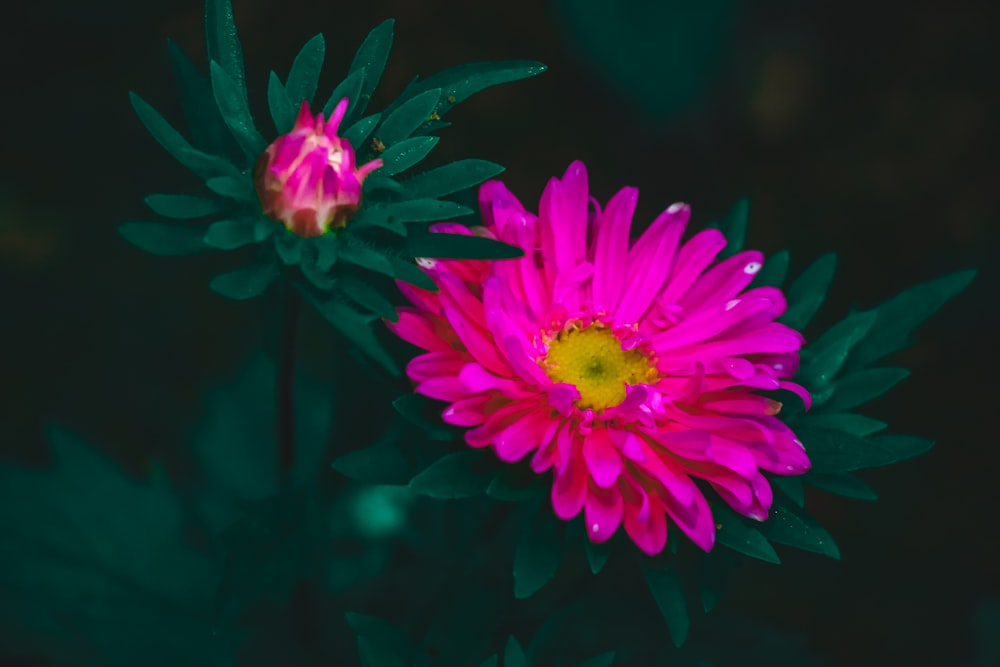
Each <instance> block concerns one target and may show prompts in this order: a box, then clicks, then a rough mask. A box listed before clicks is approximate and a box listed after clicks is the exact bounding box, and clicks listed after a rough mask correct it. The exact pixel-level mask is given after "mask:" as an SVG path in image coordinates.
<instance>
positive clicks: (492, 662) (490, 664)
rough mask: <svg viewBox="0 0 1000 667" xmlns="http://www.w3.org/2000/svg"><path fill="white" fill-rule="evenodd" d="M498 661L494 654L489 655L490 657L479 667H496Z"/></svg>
mask: <svg viewBox="0 0 1000 667" xmlns="http://www.w3.org/2000/svg"><path fill="white" fill-rule="evenodd" d="M499 661H500V658H499V657H498V656H497V654H496V653H494V654H493V655H491V656H490V657H488V658H486V659H485V660H483V661H482V662H481V663H479V667H497V665H498V664H499Z"/></svg>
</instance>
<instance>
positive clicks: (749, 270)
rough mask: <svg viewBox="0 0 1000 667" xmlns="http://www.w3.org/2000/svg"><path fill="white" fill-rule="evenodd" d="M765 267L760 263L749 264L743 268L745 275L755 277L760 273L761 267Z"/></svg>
mask: <svg viewBox="0 0 1000 667" xmlns="http://www.w3.org/2000/svg"><path fill="white" fill-rule="evenodd" d="M761 266H763V264H761V263H760V262H749V263H748V264H747V265H746V266H745V267H743V273H746V274H747V275H751V276H752V275H753V274H755V273H757V272H758V271H760V267H761Z"/></svg>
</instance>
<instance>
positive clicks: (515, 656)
mask: <svg viewBox="0 0 1000 667" xmlns="http://www.w3.org/2000/svg"><path fill="white" fill-rule="evenodd" d="M503 667H528V658H527V656H525V655H524V650H523V649H522V648H521V645H520V644H519V643H518V642H517V640H516V639H515V638H514V635H511V636H510V637H508V638H507V645H506V646H505V647H504V651H503Z"/></svg>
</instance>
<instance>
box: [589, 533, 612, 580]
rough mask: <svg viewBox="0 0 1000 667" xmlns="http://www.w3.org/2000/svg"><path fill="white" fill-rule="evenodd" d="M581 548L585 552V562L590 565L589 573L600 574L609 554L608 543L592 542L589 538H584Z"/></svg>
mask: <svg viewBox="0 0 1000 667" xmlns="http://www.w3.org/2000/svg"><path fill="white" fill-rule="evenodd" d="M583 549H584V551H585V552H586V554H587V564H588V565H590V572H591V574H600V572H601V570H603V569H604V566H605V565H606V564H607V562H608V557H609V556H610V555H611V551H610V548H609V547H608V543H607V542H604V543H602V544H594V543H593V542H591V541H590V539H589V538H585V540H584V543H583Z"/></svg>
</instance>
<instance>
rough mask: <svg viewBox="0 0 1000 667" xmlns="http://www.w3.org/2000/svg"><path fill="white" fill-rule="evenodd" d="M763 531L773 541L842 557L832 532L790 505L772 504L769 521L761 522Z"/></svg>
mask: <svg viewBox="0 0 1000 667" xmlns="http://www.w3.org/2000/svg"><path fill="white" fill-rule="evenodd" d="M761 532H763V533H764V536H765V537H767V539H769V540H771V541H772V542H778V543H780V544H787V545H788V546H791V547H796V548H798V549H802V550H804V551H812V552H813V553H818V554H822V555H824V556H829V557H830V558H833V559H835V560H839V559H840V549H838V548H837V544H836V543H835V542H834V541H833V538H832V537H830V533H828V532H827V531H826V529H825V528H823V526H821V525H819V523H818V522H817V521H816V520H815V519H813V518H812V517H810V516H808V515H805V514H799V513H796V512H794V511H793V510H792V509H791V508H789V507H783V506H781V505H774V506H772V507H771V509H770V511H769V513H768V518H767V521H765V522H764V523H763V524H761Z"/></svg>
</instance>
